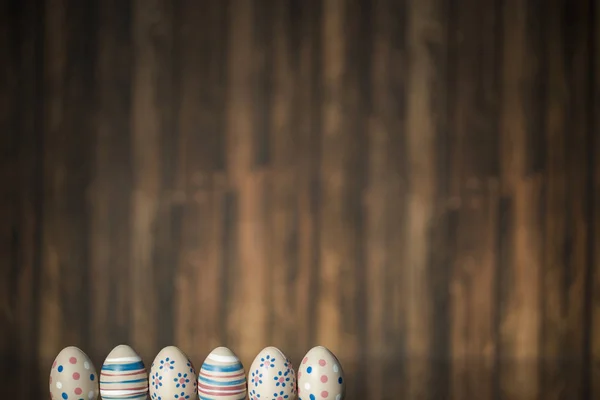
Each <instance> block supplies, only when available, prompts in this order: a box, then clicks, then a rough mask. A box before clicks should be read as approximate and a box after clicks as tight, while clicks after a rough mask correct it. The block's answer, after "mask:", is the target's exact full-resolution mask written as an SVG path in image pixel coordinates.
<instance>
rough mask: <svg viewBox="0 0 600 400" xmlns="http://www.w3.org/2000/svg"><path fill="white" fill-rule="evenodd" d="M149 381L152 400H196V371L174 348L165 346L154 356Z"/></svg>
mask: <svg viewBox="0 0 600 400" xmlns="http://www.w3.org/2000/svg"><path fill="white" fill-rule="evenodd" d="M149 380H150V397H151V398H152V399H153V400H167V399H169V400H171V399H176V400H186V399H195V398H196V371H195V370H194V367H193V366H192V363H191V362H190V360H189V358H188V357H187V356H186V355H185V354H184V353H183V352H182V351H181V350H179V349H178V348H177V347H175V346H167V347H165V348H164V349H162V350H161V351H160V352H159V353H158V354H157V355H156V358H155V359H154V362H153V363H152V367H151V368H150V379H149Z"/></svg>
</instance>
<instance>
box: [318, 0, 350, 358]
mask: <svg viewBox="0 0 600 400" xmlns="http://www.w3.org/2000/svg"><path fill="white" fill-rule="evenodd" d="M322 13H323V17H322V20H321V23H322V28H321V29H322V40H324V43H323V46H322V48H321V51H322V54H321V66H320V67H321V68H322V70H323V72H322V74H323V75H322V78H321V84H322V85H323V89H322V90H323V92H322V96H323V97H322V99H321V107H322V110H321V113H322V121H321V123H322V127H321V143H320V146H321V159H320V162H319V164H320V171H319V197H318V202H319V205H318V207H319V229H320V234H319V244H318V246H319V272H318V273H319V275H318V290H317V293H315V294H313V295H316V296H318V299H319V300H318V302H317V315H316V317H315V319H314V320H313V323H316V324H317V326H316V341H317V343H319V344H321V345H323V346H326V347H328V348H329V349H330V350H332V351H333V352H334V353H336V354H338V356H339V357H340V358H342V359H346V360H347V359H349V358H348V357H349V356H352V354H348V352H347V351H346V349H345V348H344V347H345V346H344V345H343V343H342V341H341V340H340V339H341V337H342V332H343V325H342V315H341V313H340V312H339V311H338V310H339V308H340V298H341V296H342V294H341V288H340V279H341V278H342V275H341V268H342V264H343V263H344V262H345V261H347V257H348V254H347V248H346V247H345V242H346V240H345V239H346V238H348V236H347V232H346V229H352V227H351V226H349V223H348V222H347V221H345V218H344V217H345V215H344V213H343V211H344V210H343V203H344V196H345V190H346V188H347V185H348V181H347V179H348V177H347V175H346V174H345V173H344V172H345V171H344V168H345V163H346V158H347V157H348V155H347V152H348V149H347V139H348V135H347V134H345V132H344V127H345V126H344V124H343V118H344V116H345V115H344V111H345V110H344V94H345V92H344V83H345V82H344V80H343V77H344V73H345V69H344V67H345V65H344V61H345V60H344V58H345V46H346V44H345V35H344V20H345V17H346V13H347V10H346V8H345V2H344V1H341V0H333V1H329V2H327V3H324V5H323V10H322Z"/></svg>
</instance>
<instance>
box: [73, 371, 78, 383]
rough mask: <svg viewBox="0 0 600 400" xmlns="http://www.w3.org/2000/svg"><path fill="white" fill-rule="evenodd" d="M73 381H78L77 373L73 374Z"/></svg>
mask: <svg viewBox="0 0 600 400" xmlns="http://www.w3.org/2000/svg"><path fill="white" fill-rule="evenodd" d="M73 379H75V380H76V381H78V380H79V373H78V372H73Z"/></svg>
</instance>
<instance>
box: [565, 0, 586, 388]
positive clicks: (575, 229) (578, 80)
mask: <svg viewBox="0 0 600 400" xmlns="http://www.w3.org/2000/svg"><path fill="white" fill-rule="evenodd" d="M590 12H591V2H590V1H588V0H583V1H579V2H576V3H568V8H567V10H566V15H567V16H568V17H567V20H566V21H565V25H566V26H567V27H569V28H568V31H567V38H568V39H567V41H566V43H565V44H566V49H570V50H567V52H566V53H565V54H566V57H567V58H566V60H565V61H566V69H567V71H568V74H569V76H568V79H569V86H570V87H571V94H572V97H571V99H570V102H569V109H568V113H569V114H568V122H567V124H568V125H567V126H568V130H567V136H566V148H567V149H568V154H567V159H566V166H567V172H566V173H567V185H566V190H567V193H569V196H568V197H567V203H566V207H567V208H566V216H565V217H566V221H567V225H566V232H567V235H568V236H567V238H566V239H567V241H566V247H565V248H566V252H565V258H564V263H565V265H564V266H563V267H564V268H565V269H564V275H563V292H564V301H565V303H564V310H565V320H564V323H565V328H566V330H565V338H564V348H563V351H564V353H563V359H564V360H565V364H566V370H565V385H566V386H565V390H566V392H565V393H566V395H567V396H568V397H570V398H583V397H584V386H583V385H584V379H582V377H584V371H585V370H584V368H585V366H584V362H585V355H584V351H585V343H584V329H585V307H586V305H585V302H586V281H587V280H588V279H590V278H591V277H590V276H588V256H589V252H588V249H587V246H588V245H589V241H588V237H587V236H588V234H589V231H588V224H589V223H590V215H589V214H588V211H589V206H588V202H589V201H590V200H591V199H590V193H589V190H591V188H590V187H589V183H588V182H589V179H588V174H589V173H591V168H592V166H591V165H590V163H589V162H590V160H589V158H588V157H585V156H583V155H584V154H586V151H587V147H588V146H589V142H588V134H589V131H588V129H589V116H588V112H589V108H588V104H589V102H590V96H589V95H588V93H589V92H588V91H589V90H590V85H591V84H592V82H590V70H589V68H590V65H589V62H590V57H591V54H590V52H589V48H590V43H589V40H590V32H589V30H590V29H591V26H590V25H589V23H590V18H589V17H588V16H589V13H590Z"/></svg>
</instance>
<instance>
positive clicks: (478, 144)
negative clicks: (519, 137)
mask: <svg viewBox="0 0 600 400" xmlns="http://www.w3.org/2000/svg"><path fill="white" fill-rule="evenodd" d="M456 10H457V11H456V12H457V13H458V15H457V21H456V25H455V26H456V32H455V35H456V36H455V39H454V40H455V41H456V51H455V53H454V56H455V59H456V65H455V73H456V82H455V83H454V85H455V91H456V94H455V97H454V98H453V100H452V103H453V104H454V106H453V108H452V111H451V113H452V114H453V117H452V118H453V120H454V125H453V128H452V129H453V141H452V164H451V165H452V175H453V176H452V178H451V196H452V198H456V199H457V200H459V209H458V213H457V218H458V221H457V223H458V225H457V227H456V230H453V232H454V234H453V236H454V238H455V239H454V240H455V241H456V243H455V248H454V251H455V254H456V257H455V259H454V270H453V276H452V278H451V280H450V282H449V284H450V288H451V289H450V290H451V299H452V300H451V303H452V315H453V318H452V333H451V337H452V339H451V343H452V345H451V348H452V358H451V359H452V365H453V368H452V398H455V399H463V398H481V399H491V398H492V397H493V376H494V365H495V352H496V343H495V334H494V320H495V311H496V309H495V295H494V285H495V277H496V262H495V261H496V257H495V251H496V242H497V234H498V230H497V226H496V224H497V221H498V219H497V215H496V213H497V209H498V196H499V192H498V190H499V187H498V179H497V176H496V173H497V170H498V168H497V166H496V165H495V163H496V162H497V157H496V155H495V153H496V151H497V146H496V141H495V140H494V136H495V135H496V134H497V133H496V131H495V126H494V123H495V112H496V108H497V98H498V88H497V85H495V83H494V82H496V81H497V78H498V77H497V72H498V69H497V67H496V66H497V64H498V60H497V52H496V51H495V47H496V46H495V45H496V41H497V38H496V32H497V31H498V29H497V27H498V23H497V19H496V15H495V12H496V9H495V8H494V7H493V3H492V2H473V1H470V0H466V1H465V2H463V3H462V4H459V5H457V9H456Z"/></svg>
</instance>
